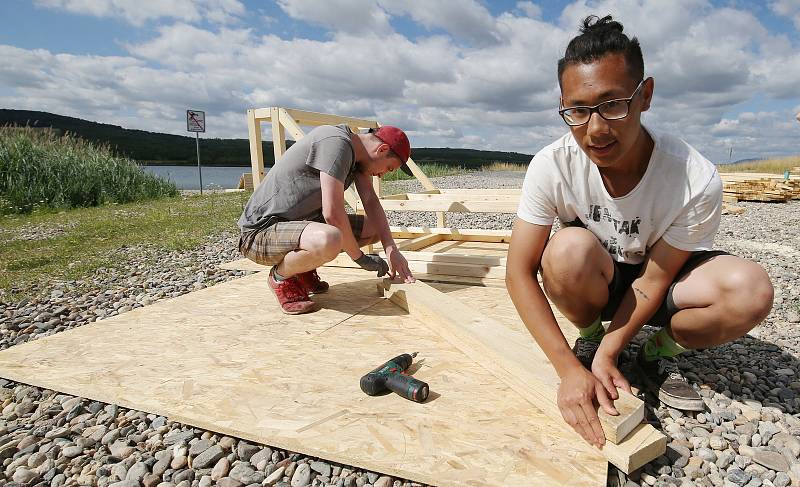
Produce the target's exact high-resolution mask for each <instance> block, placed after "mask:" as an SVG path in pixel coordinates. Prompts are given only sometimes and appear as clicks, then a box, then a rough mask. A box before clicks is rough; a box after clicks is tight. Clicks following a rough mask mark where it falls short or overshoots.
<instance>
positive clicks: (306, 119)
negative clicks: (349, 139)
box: [284, 108, 378, 129]
mask: <svg viewBox="0 0 800 487" xmlns="http://www.w3.org/2000/svg"><path fill="white" fill-rule="evenodd" d="M284 110H285V111H286V113H287V114H288V115H289V116H290V117H292V119H293V120H294V121H295V122H297V123H299V124H300V125H313V126H316V125H338V124H343V123H344V124H347V125H348V126H350V127H352V128H356V129H359V128H378V122H376V121H374V120H366V119H363V118H355V117H341V116H339V115H331V114H328V113H317V112H309V111H306V110H295V109H292V108H285V109H284Z"/></svg>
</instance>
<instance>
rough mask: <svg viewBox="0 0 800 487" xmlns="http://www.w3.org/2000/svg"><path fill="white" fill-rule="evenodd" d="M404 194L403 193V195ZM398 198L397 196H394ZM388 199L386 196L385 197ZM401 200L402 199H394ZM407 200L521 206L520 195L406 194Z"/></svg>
mask: <svg viewBox="0 0 800 487" xmlns="http://www.w3.org/2000/svg"><path fill="white" fill-rule="evenodd" d="M401 194H402V193H401ZM393 196H396V195H393ZM384 198H386V196H384ZM393 199H400V198H393ZM405 199H407V200H412V201H465V200H480V201H501V202H512V203H514V204H515V205H516V204H519V195H513V194H482V195H463V194H450V193H442V194H429V193H406V194H405Z"/></svg>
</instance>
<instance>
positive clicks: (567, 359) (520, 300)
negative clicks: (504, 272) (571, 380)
mask: <svg viewBox="0 0 800 487" xmlns="http://www.w3.org/2000/svg"><path fill="white" fill-rule="evenodd" d="M506 286H507V287H508V294H509V295H510V296H511V300H512V301H513V302H514V306H515V307H516V308H517V312H518V313H519V316H520V318H522V322H523V323H524V324H525V327H526V328H527V329H528V331H529V332H530V333H531V335H533V338H534V339H535V340H536V343H538V344H539V347H540V348H541V349H542V351H544V353H545V355H547V358H548V359H549V360H550V362H551V363H552V364H553V367H554V368H555V369H556V373H557V374H558V375H559V377H563V376H564V375H565V374H566V373H567V372H568V371H569V370H570V369H574V368H575V367H582V366H581V364H580V362H578V359H577V358H575V355H574V354H573V353H572V350H571V349H570V347H569V343H567V339H566V338H564V334H563V333H562V332H561V328H559V327H558V323H557V322H556V318H555V316H554V315H553V310H552V309H551V308H550V303H549V302H548V301H547V298H546V297H545V295H544V291H542V288H541V286H540V285H539V282H538V281H537V280H536V276H535V275H532V274H527V273H524V272H513V273H510V274H509V275H508V277H507V278H506Z"/></svg>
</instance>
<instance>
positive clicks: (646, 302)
mask: <svg viewBox="0 0 800 487" xmlns="http://www.w3.org/2000/svg"><path fill="white" fill-rule="evenodd" d="M668 287H669V284H666V285H664V284H662V283H659V282H657V281H650V280H646V279H642V278H638V279H636V280H635V281H633V283H632V284H631V287H630V289H628V290H627V291H626V292H625V295H624V296H623V298H622V302H621V303H620V305H619V308H617V311H616V313H614V317H613V318H612V320H611V326H609V328H608V331H607V332H606V335H605V336H604V337H603V341H602V342H601V344H600V348H599V349H598V351H597V353H600V354H604V355H606V356H608V357H612V358H614V359H616V358H617V357H618V356H619V354H620V352H622V350H623V349H624V348H625V346H626V345H627V344H628V343H629V342H630V341H631V340H632V339H633V337H634V336H635V335H636V333H638V332H639V330H640V329H641V328H642V326H644V324H645V323H646V322H647V320H648V319H650V317H651V316H653V313H655V312H656V310H657V309H658V307H659V306H660V305H661V302H662V301H663V300H664V295H665V294H666V292H667V288H668Z"/></svg>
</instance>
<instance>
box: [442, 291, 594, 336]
mask: <svg viewBox="0 0 800 487" xmlns="http://www.w3.org/2000/svg"><path fill="white" fill-rule="evenodd" d="M430 285H431V286H433V287H434V288H436V289H438V290H439V291H442V292H444V293H448V294H450V295H452V296H453V297H455V298H457V299H459V300H460V301H462V302H464V303H469V305H470V306H471V307H473V308H475V309H476V310H478V311H480V312H481V313H483V314H484V315H486V316H491V317H492V318H494V319H495V320H497V321H499V322H500V323H502V324H503V325H505V326H506V327H508V328H510V329H511V330H514V331H515V332H517V333H519V334H521V335H523V336H525V337H526V338H528V337H529V336H530V332H528V330H526V329H525V325H523V324H522V320H521V319H520V317H519V314H517V310H516V308H515V307H514V303H513V302H512V301H511V297H510V296H509V295H508V291H507V290H506V289H504V288H487V287H476V286H463V285H459V284H447V283H430ZM550 307H551V308H552V310H553V315H555V317H556V322H558V325H559V327H560V328H561V331H562V332H563V333H564V336H565V337H566V338H567V341H568V342H569V343H574V342H575V340H576V339H577V338H578V329H577V328H575V326H574V325H573V324H572V323H570V322H569V320H567V319H566V318H565V317H564V315H562V314H561V312H560V311H559V310H558V308H556V307H555V306H554V305H553V303H550Z"/></svg>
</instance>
